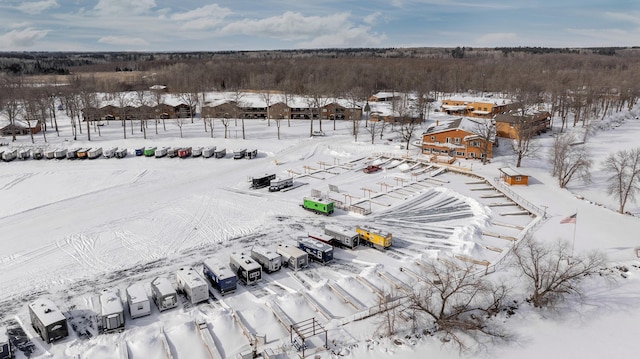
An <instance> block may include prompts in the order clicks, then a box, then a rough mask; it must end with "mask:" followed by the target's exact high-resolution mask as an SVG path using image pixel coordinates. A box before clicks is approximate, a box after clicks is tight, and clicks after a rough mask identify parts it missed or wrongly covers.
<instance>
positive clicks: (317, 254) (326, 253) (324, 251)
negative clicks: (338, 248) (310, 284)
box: [298, 237, 333, 264]
mask: <svg viewBox="0 0 640 359" xmlns="http://www.w3.org/2000/svg"><path fill="white" fill-rule="evenodd" d="M298 248H300V249H301V250H303V251H305V252H307V254H309V257H310V258H311V259H313V260H315V261H318V262H320V263H323V264H324V263H327V262H330V261H331V260H333V246H331V245H329V244H326V243H322V242H318V241H317V240H314V239H311V238H308V237H307V238H305V237H302V238H298Z"/></svg>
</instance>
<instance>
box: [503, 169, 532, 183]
mask: <svg viewBox="0 0 640 359" xmlns="http://www.w3.org/2000/svg"><path fill="white" fill-rule="evenodd" d="M499 170H500V179H501V180H503V181H504V182H505V183H506V184H508V185H510V186H515V185H524V186H527V185H528V184H529V176H528V175H526V174H524V173H522V172H521V171H520V170H518V169H514V168H511V167H502V168H499Z"/></svg>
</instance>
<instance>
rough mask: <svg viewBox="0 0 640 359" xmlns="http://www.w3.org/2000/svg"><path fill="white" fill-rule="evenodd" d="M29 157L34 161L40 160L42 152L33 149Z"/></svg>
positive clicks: (40, 149)
mask: <svg viewBox="0 0 640 359" xmlns="http://www.w3.org/2000/svg"><path fill="white" fill-rule="evenodd" d="M31 157H33V159H34V160H41V159H42V158H43V157H44V151H43V150H42V148H34V149H33V151H32V155H31Z"/></svg>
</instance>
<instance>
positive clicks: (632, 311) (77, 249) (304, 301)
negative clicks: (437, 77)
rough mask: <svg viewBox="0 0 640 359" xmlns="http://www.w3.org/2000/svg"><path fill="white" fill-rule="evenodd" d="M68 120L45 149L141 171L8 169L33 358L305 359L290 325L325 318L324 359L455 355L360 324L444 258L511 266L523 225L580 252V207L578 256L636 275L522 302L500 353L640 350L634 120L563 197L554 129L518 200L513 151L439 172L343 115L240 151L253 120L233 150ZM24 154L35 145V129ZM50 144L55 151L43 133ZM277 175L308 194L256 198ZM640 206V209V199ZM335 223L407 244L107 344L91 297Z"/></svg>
mask: <svg viewBox="0 0 640 359" xmlns="http://www.w3.org/2000/svg"><path fill="white" fill-rule="evenodd" d="M59 115H60V117H61V119H59V122H60V123H61V124H62V125H63V127H62V130H61V136H60V137H56V136H55V134H54V133H53V132H49V133H48V135H47V136H48V140H49V142H48V143H47V144H46V146H48V147H50V148H73V147H103V148H104V149H106V148H110V147H120V148H123V147H125V148H128V149H129V150H130V153H129V155H128V156H127V157H126V158H124V159H115V158H111V159H105V158H99V159H95V160H66V159H65V160H40V161H36V160H33V159H29V160H26V161H20V160H15V161H13V162H10V163H4V162H1V163H0V203H2V206H0V228H2V229H1V230H0V233H1V237H2V238H1V239H0V240H1V241H2V248H3V251H2V252H1V253H0V271H1V273H2V275H1V276H0V285H1V286H2V289H3V290H2V291H1V292H0V308H2V312H1V314H2V317H1V318H0V321H3V322H5V323H6V324H9V325H10V326H12V325H15V323H16V322H17V323H21V324H22V327H23V328H24V329H25V330H26V333H25V335H26V336H27V337H31V340H30V341H29V343H28V344H29V345H31V347H29V348H27V349H25V351H24V352H23V351H17V353H16V354H17V356H18V357H19V358H20V357H25V353H26V352H29V351H31V352H32V354H31V357H32V358H45V357H54V358H76V357H80V358H119V357H128V358H165V357H170V358H195V359H197V358H210V357H214V358H215V357H222V358H232V357H234V358H235V357H237V356H238V355H240V354H246V353H247V352H249V353H250V352H251V350H252V348H253V344H254V343H253V341H254V340H257V342H259V345H258V346H257V348H256V349H257V351H258V353H260V352H264V351H267V352H268V353H280V356H281V357H297V355H298V353H297V352H296V351H295V349H294V348H293V347H292V346H291V341H290V337H289V332H288V330H287V326H288V324H293V323H296V322H300V321H304V320H308V319H310V318H314V319H315V320H316V321H317V322H318V323H319V324H321V325H322V326H323V327H324V328H325V329H327V335H328V347H329V350H328V351H322V350H321V346H322V345H323V344H324V338H323V337H316V338H314V339H313V340H312V341H310V342H309V343H308V345H309V349H308V351H307V354H309V353H314V352H315V351H316V350H318V351H319V352H318V353H319V355H321V356H323V357H331V356H335V355H338V354H339V355H343V356H347V357H353V358H369V357H380V358H382V357H391V356H393V357H398V356H400V357H406V358H412V357H424V356H430V357H433V356H437V357H440V358H455V357H458V356H459V353H458V351H457V350H456V349H455V348H452V347H448V346H442V344H441V343H440V342H438V341H437V340H435V339H434V338H432V337H424V336H420V337H413V336H409V337H405V336H401V337H399V338H398V339H397V340H396V341H395V343H394V342H393V340H392V339H379V338H377V336H376V329H377V327H379V326H380V319H379V318H377V317H375V316H374V317H371V318H368V319H364V320H360V319H361V318H363V317H365V316H366V314H367V313H370V312H371V311H372V310H373V309H375V308H376V307H377V305H378V303H379V300H380V299H379V298H380V297H381V296H384V295H386V294H388V293H399V292H402V291H403V290H405V289H408V288H411V287H412V283H413V282H414V281H415V280H416V278H415V274H413V273H416V272H419V271H420V263H421V261H424V260H427V259H429V258H435V257H438V258H442V259H446V260H450V261H454V262H456V263H460V264H461V265H463V264H468V265H475V266H477V268H478V272H484V271H489V272H500V271H502V270H503V269H504V266H503V263H504V262H503V259H504V257H505V256H506V255H508V251H509V248H510V246H512V245H513V242H514V241H515V240H517V239H519V238H521V237H522V236H523V235H524V233H525V232H526V231H530V232H531V233H533V234H534V236H535V237H537V238H540V239H542V240H548V241H550V242H552V241H554V240H556V239H558V238H563V239H567V240H571V238H572V236H573V229H574V227H573V225H559V221H560V219H562V218H564V217H566V216H567V215H570V214H573V213H575V212H576V211H577V212H578V213H579V215H578V223H577V225H576V227H575V229H576V237H575V238H576V240H575V247H576V250H577V251H582V250H590V249H600V250H602V251H604V252H605V253H606V254H607V255H608V256H609V258H610V259H611V261H612V266H613V265H616V264H620V265H626V266H627V267H628V268H630V272H629V273H628V274H627V278H626V279H621V280H618V281H616V282H614V283H602V282H600V281H598V280H592V281H590V282H589V284H590V287H589V289H588V290H587V295H588V296H587V297H586V299H584V300H583V301H578V300H577V299H576V300H575V301H572V302H570V303H567V307H566V308H563V309H565V310H561V311H560V312H559V313H556V312H554V313H548V312H540V311H534V310H532V309H531V308H529V307H528V306H527V305H526V304H524V305H521V306H520V308H519V310H518V311H517V312H516V315H515V316H512V317H511V318H504V321H505V325H507V326H509V328H512V330H513V332H514V333H516V334H517V340H516V342H514V343H512V345H505V346H501V347H491V348H489V349H487V350H486V352H485V353H486V355H490V356H492V357H495V358H512V357H516V356H517V357H520V358H539V357H540V356H544V355H546V356H549V357H561V356H569V357H574V356H577V355H580V356H581V357H583V358H600V357H603V356H605V355H607V356H609V355H613V356H614V357H624V356H631V355H633V353H634V352H635V350H633V348H632V345H631V343H632V340H633V339H634V335H633V330H632V328H633V327H634V324H635V322H636V321H637V319H639V318H640V316H638V314H636V313H638V309H640V307H639V306H640V300H639V299H638V298H640V285H639V283H638V279H637V276H638V274H639V273H640V272H638V265H639V264H640V262H638V260H637V257H636V252H635V248H636V246H639V245H640V242H639V241H638V240H637V237H636V235H635V234H636V233H638V231H639V230H640V222H639V221H638V218H636V217H635V216H628V215H620V214H617V213H615V212H614V209H615V200H614V199H613V198H611V197H608V196H607V195H606V193H604V190H603V189H604V186H605V184H604V179H605V178H606V174H604V173H602V172H601V171H600V163H601V162H602V160H603V159H604V158H605V157H606V156H607V155H608V154H609V153H611V152H613V151H615V150H617V149H621V148H633V147H635V146H637V141H636V138H637V137H636V136H637V134H639V133H640V120H637V119H635V116H636V113H635V112H633V111H632V113H626V112H625V113H621V114H616V115H614V117H612V118H609V119H607V120H606V122H605V123H606V126H601V128H599V129H598V130H597V131H595V132H594V134H593V135H592V136H591V137H590V138H589V140H588V142H587V145H588V146H590V147H589V148H590V149H591V153H592V155H593V159H594V162H595V163H594V164H595V165H594V172H593V179H594V182H593V183H591V184H583V183H581V182H579V181H576V182H573V183H571V184H570V186H569V189H568V190H560V189H559V188H558V187H557V185H556V181H555V180H554V179H553V178H551V177H550V175H549V173H548V172H549V171H548V164H547V161H546V155H545V151H546V149H548V147H549V146H550V144H551V140H552V137H551V136H550V134H545V135H542V137H541V139H540V143H541V145H542V149H541V151H540V154H539V156H538V158H527V159H525V161H524V164H523V170H524V171H525V172H526V173H528V174H530V175H531V176H532V179H531V181H530V185H529V186H528V187H514V188H511V189H510V190H511V191H510V192H509V195H510V197H511V198H509V197H506V196H497V195H496V194H499V192H498V191H497V190H496V189H495V187H494V186H497V187H498V188H499V189H501V190H503V189H502V187H500V186H499V185H498V184H495V178H496V177H498V176H499V171H498V168H500V167H503V166H506V165H509V164H513V163H514V160H513V158H512V157H511V155H510V154H509V149H508V147H509V146H507V145H506V141H505V142H504V145H501V146H500V147H499V148H498V151H497V154H496V156H495V158H494V160H493V161H492V163H490V164H488V165H485V166H482V165H481V164H480V163H479V162H466V161H461V163H459V166H456V167H458V171H455V170H454V169H452V170H450V171H445V172H442V171H441V170H439V168H438V167H434V166H432V165H429V164H428V163H426V160H427V159H426V158H425V157H424V156H421V155H419V150H418V149H417V148H414V149H411V150H410V151H406V150H402V149H401V148H400V144H399V143H398V140H397V134H395V133H392V132H390V131H389V132H388V133H386V134H385V136H384V139H382V140H379V139H378V140H376V144H374V145H372V144H371V143H370V140H369V137H368V134H367V132H366V130H365V129H364V128H363V129H361V135H360V138H359V141H358V142H354V139H353V137H352V136H351V135H349V133H350V124H348V123H341V122H338V123H337V124H336V129H335V130H334V129H333V123H332V122H329V121H324V123H323V130H324V132H325V134H326V136H323V137H309V136H308V134H309V125H308V122H307V121H292V122H291V127H287V124H286V122H285V121H283V122H282V125H281V129H280V130H281V138H282V139H281V140H277V137H276V131H277V130H276V127H275V125H274V124H272V126H270V127H268V126H267V123H266V121H245V124H246V128H247V129H246V133H247V136H246V137H247V139H246V140H242V139H241V132H240V127H239V123H238V127H236V126H234V125H233V123H232V125H231V127H230V130H231V131H230V138H229V139H224V138H223V137H224V134H223V128H222V126H221V125H218V124H216V128H215V133H214V138H210V137H209V136H210V135H209V133H208V132H204V129H203V125H202V122H201V121H198V119H196V123H194V124H186V125H185V126H184V128H183V130H184V138H180V137H179V129H178V127H177V126H176V125H174V124H172V123H171V121H167V131H166V132H165V131H164V130H163V129H162V128H160V134H159V135H156V134H155V133H154V132H153V129H151V128H150V129H149V130H148V131H147V136H148V138H147V139H146V140H144V139H143V138H142V133H140V132H139V129H136V132H135V133H134V134H133V135H131V134H130V132H129V133H128V136H127V137H128V139H127V140H123V139H122V128H121V126H120V124H119V122H112V123H108V124H106V125H105V126H103V127H102V128H101V136H97V134H94V133H92V141H91V142H87V141H82V140H78V141H73V140H72V138H71V130H70V128H69V127H68V120H65V117H64V114H63V113H60V114H59ZM435 115H436V114H432V119H434V117H433V116H435ZM440 120H441V121H442V120H446V119H445V118H440ZM315 126H318V123H317V121H316V123H315ZM571 130H573V129H571ZM580 130H581V129H575V131H577V132H579V131H580ZM127 131H128V130H127ZM83 137H86V136H85V135H79V138H83ZM390 139H394V140H393V141H390ZM0 142H9V143H10V142H11V141H10V138H3V139H1V140H0ZM212 145H213V146H217V147H218V148H226V149H227V156H226V158H222V159H214V158H208V159H205V158H186V159H180V158H160V159H156V158H146V157H136V156H134V155H133V153H132V151H133V149H134V148H138V147H142V146H158V147H162V146H168V147H178V146H192V147H197V146H212ZM10 146H11V147H14V148H20V147H31V146H34V145H32V144H31V141H30V139H29V137H28V136H26V137H25V136H22V137H20V138H19V140H18V141H16V142H14V143H10ZM35 146H40V147H45V144H44V142H43V140H42V138H41V137H40V135H36V144H35ZM238 148H247V149H253V148H255V149H257V150H258V153H259V155H258V157H257V158H255V159H251V160H246V159H243V160H234V159H232V155H231V154H230V152H231V151H233V150H234V149H238ZM5 149H6V147H1V148H0V150H5ZM407 155H409V156H407ZM369 164H378V165H380V166H381V167H382V168H383V170H382V171H379V172H376V173H372V174H366V173H364V172H363V171H362V169H363V168H364V167H366V166H367V165H369ZM265 173H268V174H276V175H277V176H279V177H288V176H292V177H293V178H294V184H295V186H294V188H293V189H291V190H288V191H283V192H268V191H267V189H266V188H263V189H257V190H254V189H251V188H250V181H249V180H250V178H251V177H258V176H261V175H263V174H265ZM470 174H473V175H470ZM483 178H484V179H486V181H485V180H483ZM330 186H331V189H336V187H337V189H338V192H336V191H330ZM312 191H316V192H320V193H322V194H323V195H328V196H329V197H330V198H332V199H333V200H335V201H336V202H344V203H348V204H351V205H357V206H359V207H361V208H363V209H365V210H369V211H371V214H369V215H366V216H363V215H359V214H353V213H349V212H346V211H343V210H337V211H336V213H334V214H333V215H332V216H329V217H325V216H318V215H315V214H313V213H311V212H308V211H304V210H303V209H302V208H301V207H300V204H301V203H302V198H303V197H305V196H309V195H310V194H311V192H312ZM504 191H507V190H504ZM517 203H520V205H524V206H525V207H527V204H530V205H532V206H530V207H529V208H526V209H527V210H529V211H530V212H532V214H522V213H523V208H522V207H521V206H519V205H518V204H517ZM628 209H629V211H630V212H631V213H634V214H636V215H640V207H638V204H637V203H634V204H631V205H630V206H629V207H628ZM542 211H544V213H545V214H546V216H545V217H544V218H543V216H542V214H543V213H542ZM525 212H526V211H525ZM326 224H333V225H339V226H343V227H347V228H353V227H355V226H356V225H360V224H368V225H374V226H375V227H377V228H380V229H383V230H386V231H389V232H391V233H393V246H392V247H391V248H390V249H389V250H387V251H379V250H376V249H373V248H363V247H360V248H357V249H355V250H348V249H336V250H335V260H334V261H333V262H332V263H330V264H327V265H324V266H322V265H319V264H315V263H314V264H312V265H311V266H310V267H309V268H307V269H304V270H302V271H298V272H294V271H291V270H289V269H287V268H283V269H281V270H280V271H278V272H274V273H271V274H264V280H263V281H262V282H261V283H259V284H257V285H255V286H250V287H245V286H243V285H239V287H238V290H237V291H236V292H235V293H233V294H230V295H227V296H224V297H220V296H219V295H216V296H215V297H213V298H211V299H210V300H209V301H208V302H205V303H201V304H198V305H191V304H190V303H188V302H187V300H186V299H185V298H183V297H181V302H180V304H179V307H178V308H176V309H173V310H169V311H165V312H162V313H159V312H158V311H157V309H156V308H155V306H154V305H153V304H152V315H151V316H147V317H142V318H137V319H130V318H129V317H127V322H126V330H125V331H124V332H122V333H116V334H108V335H97V333H95V331H93V328H92V327H91V326H90V325H89V324H88V323H90V319H91V316H92V314H93V313H92V311H93V307H92V298H93V297H95V296H96V295H97V294H99V293H100V292H101V291H102V290H104V289H113V288H117V289H120V291H121V293H124V289H125V288H126V287H127V286H128V285H130V284H132V283H141V284H143V285H145V286H146V287H147V290H150V289H149V283H150V282H151V280H152V279H153V278H155V277H158V276H162V277H167V278H169V279H170V280H171V281H172V282H174V285H175V280H176V279H175V271H176V269H178V268H180V267H183V266H192V267H194V268H196V269H197V270H198V271H200V270H201V268H202V262H203V260H205V259H208V258H214V259H216V260H219V261H220V262H221V263H224V264H227V263H228V258H229V255H230V254H231V253H233V252H244V253H248V252H249V251H250V249H251V247H252V246H254V245H261V246H267V247H274V246H275V245H277V244H289V245H295V240H296V238H298V237H301V236H302V237H304V236H307V234H309V233H321V231H322V228H323V226H324V225H326ZM473 263H476V264H473ZM484 264H488V267H486V266H485V265H484ZM401 268H402V270H401ZM345 293H346V294H345ZM41 297H46V298H49V299H52V300H53V301H54V302H55V303H56V304H58V305H59V306H60V307H61V309H63V311H65V312H66V313H68V314H67V316H68V318H69V319H70V323H72V325H73V330H71V331H70V336H69V337H68V338H66V339H64V340H62V341H60V342H56V343H54V344H45V343H43V342H42V341H41V340H40V339H39V338H37V335H36V333H35V332H34V331H33V329H32V328H31V326H30V320H29V318H28V313H27V304H28V303H30V302H31V301H33V300H34V299H36V298H41ZM127 315H128V314H127ZM196 321H200V322H202V321H203V322H204V323H206V328H205V329H204V331H205V332H206V333H205V334H203V335H204V336H207V335H209V336H210V337H211V338H212V340H213V342H214V344H215V345H214V348H212V349H208V347H207V346H206V345H205V342H206V340H205V339H202V337H201V334H200V333H201V332H202V331H203V329H202V328H198V327H197V325H196V323H195V322H196ZM604 348H615V349H606V350H605V349H604Z"/></svg>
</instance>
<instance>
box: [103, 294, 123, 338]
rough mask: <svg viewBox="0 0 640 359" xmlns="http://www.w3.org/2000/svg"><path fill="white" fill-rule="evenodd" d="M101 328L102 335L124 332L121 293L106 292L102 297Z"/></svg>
mask: <svg viewBox="0 0 640 359" xmlns="http://www.w3.org/2000/svg"><path fill="white" fill-rule="evenodd" d="M99 313H100V318H99V321H100V322H99V328H100V332H101V333H114V332H121V331H123V330H124V321H125V319H124V306H123V305H122V299H120V291H119V290H117V289H114V290H105V291H104V292H103V293H102V294H101V295H100V311H99Z"/></svg>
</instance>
